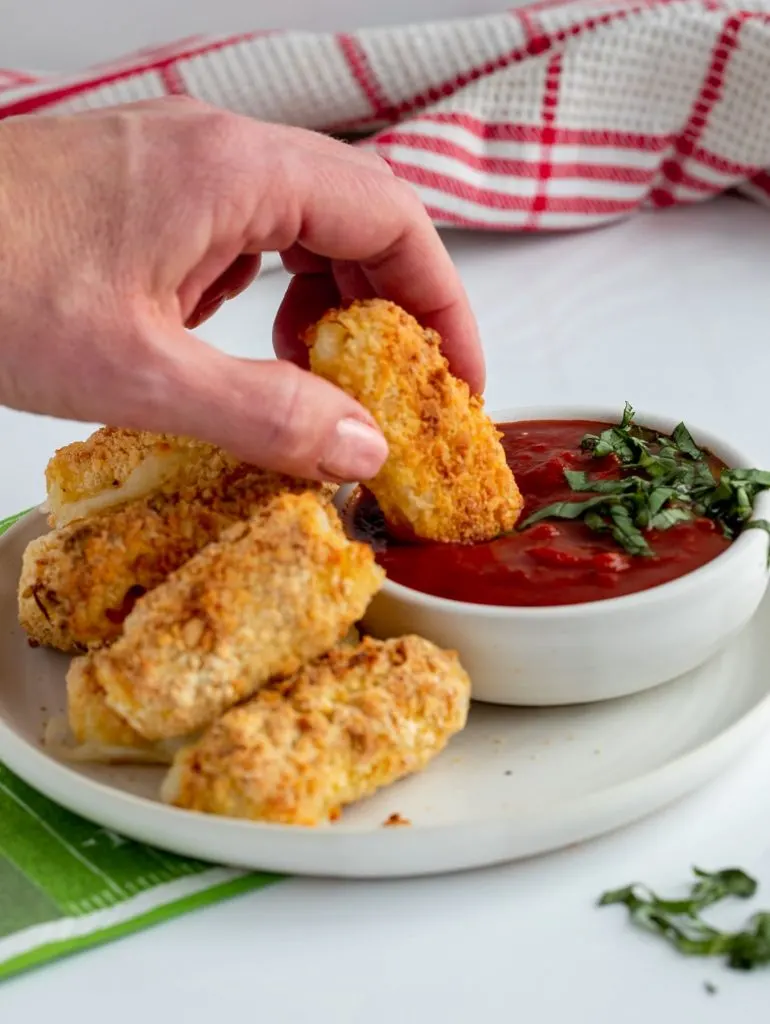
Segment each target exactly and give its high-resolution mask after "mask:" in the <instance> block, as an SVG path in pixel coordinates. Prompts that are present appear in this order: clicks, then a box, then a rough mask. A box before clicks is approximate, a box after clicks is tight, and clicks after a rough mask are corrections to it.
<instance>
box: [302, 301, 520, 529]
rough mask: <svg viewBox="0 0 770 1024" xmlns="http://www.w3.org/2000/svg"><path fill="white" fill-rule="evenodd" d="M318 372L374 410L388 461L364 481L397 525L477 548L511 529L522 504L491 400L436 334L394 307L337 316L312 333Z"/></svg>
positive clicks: (365, 305)
mask: <svg viewBox="0 0 770 1024" xmlns="http://www.w3.org/2000/svg"><path fill="white" fill-rule="evenodd" d="M305 340H306V342H307V344H308V346H309V348H310V367H311V369H312V370H313V372H314V373H317V374H318V375H319V376H321V377H325V378H326V379H327V380H329V381H331V382H332V383H333V384H336V385H337V386H338V387H340V388H342V390H343V391H346V392H347V393H348V394H349V395H351V396H352V397H353V398H355V399H356V400H357V401H359V402H360V403H361V405H363V406H364V408H366V409H368V410H369V412H370V413H371V414H372V416H373V417H374V418H375V420H376V421H377V424H378V426H379V427H380V429H381V430H382V432H383V434H384V435H385V438H386V440H387V442H388V445H389V448H390V454H389V456H388V458H387V460H386V461H385V464H384V465H383V467H382V469H381V470H380V471H379V473H378V474H377V475H376V476H375V477H374V479H373V480H368V481H366V485H367V487H368V488H369V489H370V490H371V491H372V493H373V494H374V496H375V497H376V499H377V502H378V504H379V506H380V508H381V509H382V512H383V514H384V516H385V518H386V520H387V522H388V524H389V525H390V527H391V528H392V529H393V530H394V531H395V532H396V533H400V534H405V535H407V536H409V535H411V536H417V537H421V538H424V539H426V540H433V541H454V542H459V543H465V544H467V543H474V542H476V541H483V540H489V539H491V538H492V537H495V536H497V535H498V534H500V533H505V532H507V531H509V530H512V529H513V526H514V524H515V522H516V520H517V519H518V516H519V513H520V512H521V508H522V505H523V499H522V496H521V494H520V493H519V489H518V487H517V486H516V481H515V479H514V477H513V473H512V472H511V470H510V469H509V467H508V464H507V462H506V459H505V452H504V451H503V448H502V445H501V444H500V438H501V436H502V435H501V434H500V432H499V431H498V430H497V429H496V427H495V426H494V424H493V423H492V421H491V420H490V419H489V417H488V416H487V415H486V413H485V412H484V407H483V401H482V399H481V398H479V397H477V396H472V395H471V394H470V392H469V389H468V385H467V384H466V383H465V382H464V381H461V380H458V379H457V378H456V377H453V376H452V374H451V373H450V372H449V368H448V364H447V361H446V359H445V358H444V357H443V356H442V354H441V349H440V344H441V339H440V338H439V336H438V335H437V334H436V333H435V331H430V330H423V328H422V327H420V325H419V324H418V323H417V321H416V320H415V319H414V318H413V317H411V316H409V315H408V314H407V313H405V312H404V311H403V310H402V309H400V308H399V307H398V306H396V305H394V304H393V303H392V302H385V301H384V300H382V299H371V300H368V301H366V302H354V303H352V305H350V306H349V307H347V308H346V309H332V310H329V312H327V313H326V314H325V315H324V316H323V317H322V318H321V320H320V321H319V322H318V323H317V324H315V325H314V326H313V327H311V328H310V330H309V331H308V332H307V335H306V339H305Z"/></svg>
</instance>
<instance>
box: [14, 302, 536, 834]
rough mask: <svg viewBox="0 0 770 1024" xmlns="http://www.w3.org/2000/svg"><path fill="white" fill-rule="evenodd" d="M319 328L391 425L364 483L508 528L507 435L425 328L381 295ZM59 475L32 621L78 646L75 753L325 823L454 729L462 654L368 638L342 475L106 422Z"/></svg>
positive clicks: (416, 518) (421, 520)
mask: <svg viewBox="0 0 770 1024" xmlns="http://www.w3.org/2000/svg"><path fill="white" fill-rule="evenodd" d="M307 342H308V345H309V348H310V356H311V368H312V369H313V371H314V372H316V373H319V374H321V375H322V376H324V377H326V378H327V379H329V380H331V381H333V382H334V383H335V384H337V385H339V386H340V387H342V388H343V389H345V390H346V391H348V392H349V393H350V394H352V395H353V397H355V398H356V399H358V400H359V401H360V402H361V403H362V404H363V405H364V406H365V407H366V408H368V409H369V410H370V412H371V413H372V415H373V416H374V417H375V419H376V420H377V422H378V424H379V425H380V427H381V429H382V430H383V432H384V433H385V436H386V439H387V440H388V442H389V446H390V455H389V458H388V460H387V462H386V464H385V466H384V467H383V469H382V470H381V472H380V473H379V474H378V476H377V477H376V478H375V479H374V480H371V481H367V486H368V487H369V489H370V490H371V491H372V493H373V494H374V495H375V497H376V498H377V499H378V501H379V502H380V504H381V507H382V509H383V511H384V513H385V515H386V517H387V519H388V522H392V523H393V524H394V527H395V528H398V529H408V530H409V531H410V532H411V533H412V534H414V535H416V536H417V537H425V538H427V539H430V540H433V541H458V540H459V541H463V542H470V541H473V540H478V539H485V538H487V537H491V536H494V535H496V534H497V533H499V532H502V531H503V530H506V529H510V528H511V526H512V525H513V523H514V522H515V519H516V517H517V516H518V513H519V511H520V509H521V504H522V502H521V496H520V495H519V492H518V490H517V488H516V484H515V481H514V480H513V476H512V475H511V473H510V470H509V469H508V467H507V465H506V463H505V456H504V453H503V451H502V447H501V446H500V442H499V435H498V433H497V431H496V430H495V428H494V426H493V425H492V424H491V422H490V421H489V419H488V418H487V417H486V415H485V414H484V412H483V408H482V405H481V402H480V400H479V399H477V398H474V397H471V396H470V395H469V393H468V389H467V387H466V385H465V384H463V383H462V382H460V381H458V380H456V379H455V378H454V377H452V376H451V374H450V373H449V371H448V368H447V365H446V362H445V360H444V358H443V356H442V355H441V353H440V348H439V339H438V338H437V337H436V336H435V335H433V334H432V333H431V332H429V331H423V330H422V329H421V328H420V326H419V325H418V324H417V323H416V321H414V320H413V319H412V318H411V317H409V316H407V314H405V313H404V312H403V311H402V310H400V309H398V307H395V306H393V305H391V304H389V303H385V302H381V301H379V300H372V301H370V302H365V303H355V304H353V305H352V306H350V307H348V308H347V309H343V310H332V311H330V312H329V313H327V314H326V315H325V317H324V318H323V319H322V320H321V321H320V322H319V323H318V324H317V325H316V326H315V327H314V328H313V329H311V331H309V332H308V336H307ZM415 357H416V358H417V361H418V366H419V367H420V372H419V373H418V374H417V375H415V373H414V360H415ZM406 362H408V363H409V364H410V365H411V366H412V372H411V373H399V365H401V366H402V367H403V366H404V364H405V363H406ZM373 364H376V366H377V368H378V372H377V373H375V374H372V373H371V372H367V366H368V367H369V370H371V367H372V365H373ZM420 377H422V378H423V381H422V385H424V384H425V382H426V381H428V380H429V381H430V382H431V384H430V386H431V388H432V389H433V393H429V392H428V391H426V387H425V386H422V385H421V381H420ZM368 381H373V382H375V384H374V385H373V387H374V388H375V389H376V390H371V388H369V387H368V385H367V382H368ZM386 393H387V396H388V401H387V414H386V411H385V409H384V404H385V403H383V401H382V397H383V395H385V394H386ZM394 393H395V394H396V395H397V399H398V400H397V401H396V402H395V403H394V400H393V396H394ZM460 441H462V443H460ZM46 483H47V495H48V513H49V522H50V525H51V527H52V529H51V531H50V532H48V533H46V534H44V535H43V536H41V537H39V538H37V539H36V540H34V541H32V542H31V543H30V544H29V546H28V547H27V549H26V552H25V554H24V560H23V566H22V573H21V578H20V582H19V618H20V622H21V624H22V626H23V627H24V629H25V630H26V632H27V634H28V636H29V638H30V642H31V643H33V644H36V645H44V646H47V647H53V648H56V649H58V650H61V651H64V652H67V653H69V654H73V655H75V657H74V659H73V660H72V662H71V665H70V668H69V671H68V673H67V718H68V723H67V727H68V734H67V749H68V751H69V753H70V755H71V756H73V757H81V758H87V759H91V760H97V761H105V762H143V761H145V762H147V761H149V762H156V763H163V764H169V765H170V767H169V770H168V774H167V776H166V779H165V781H164V783H163V786H162V792H161V796H162V798H163V799H164V800H165V801H167V802H169V803H171V804H174V805H176V806H179V807H183V808H187V809H190V810H196V811H202V812H206V813H211V814H221V815H227V816H231V817H238V818H248V819H252V820H258V821H266V822H274V823H281V824H296V825H316V824H319V823H323V822H327V821H330V820H334V819H335V818H337V817H338V816H339V814H340V811H341V808H342V807H344V806H345V805H347V804H350V803H352V802H354V801H357V800H360V799H362V798H364V797H367V796H369V795H371V794H373V793H374V792H375V791H376V790H377V789H379V788H381V787H382V786H386V785H389V784H390V783H393V782H395V781H396V780H397V779H399V778H402V777H403V776H405V775H408V774H410V773H413V772H416V771H419V770H421V769H422V768H424V767H425V766H426V765H427V764H428V762H429V761H430V760H431V759H432V758H433V757H435V756H436V755H437V754H438V753H439V752H440V751H441V750H442V749H443V748H444V747H445V746H446V744H447V743H448V741H449V740H450V739H451V737H452V736H453V735H454V734H455V733H457V732H458V731H459V730H461V729H462V728H463V727H464V726H465V723H466V719H467V714H468V707H469V701H470V681H469V679H468V677H467V675H466V673H465V671H464V670H463V668H462V666H461V665H460V663H459V660H458V657H457V655H456V653H455V652H454V651H443V650H440V649H439V648H437V647H436V646H435V645H433V644H432V643H430V642H429V641H427V640H425V639H423V638H421V637H417V636H405V637H397V638H392V639H388V640H374V639H372V638H368V637H366V638H364V639H358V636H357V634H356V633H355V630H354V629H353V627H354V626H355V624H356V623H357V622H358V621H359V620H360V619H361V618H362V616H363V615H364V612H365V611H366V608H367V606H368V604H369V602H370V601H371V599H372V597H373V596H374V595H375V593H376V592H377V590H378V589H379V588H380V586H381V585H382V582H383V579H384V573H383V571H382V569H381V568H380V567H379V566H378V565H377V564H376V562H375V558H374V554H373V552H372V550H371V548H370V547H369V546H368V545H366V544H363V543H361V542H359V541H356V540H351V539H349V538H348V537H347V536H346V533H345V529H344V527H343V525H342V522H341V520H340V517H339V515H338V513H337V510H336V507H335V504H334V497H335V490H336V488H335V487H334V486H333V485H329V484H318V483H313V482H310V481H306V480H299V479H295V478H291V477H286V476H282V475H280V474H276V473H271V472H268V471H265V470H261V469H259V468H257V467H255V466H252V465H247V464H244V463H242V462H239V461H238V460H236V459H234V458H232V457H231V456H230V455H228V454H227V453H226V452H224V451H222V450H221V449H219V448H217V447H215V446H212V445H209V444H204V443H201V442H197V441H193V440H190V439H186V438H179V437H174V436H170V435H155V434H148V433H143V432H137V431H129V430H120V429H115V428H109V427H105V428H103V429H101V430H98V431H97V432H96V433H95V434H93V435H92V436H91V437H90V438H89V439H88V440H87V441H85V442H78V443H75V444H72V445H69V446H68V447H66V448H64V449H61V450H60V451H58V452H57V453H56V454H55V456H54V457H53V458H52V460H51V462H50V463H49V465H48V468H47V470H46Z"/></svg>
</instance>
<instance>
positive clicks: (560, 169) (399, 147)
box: [0, 0, 770, 231]
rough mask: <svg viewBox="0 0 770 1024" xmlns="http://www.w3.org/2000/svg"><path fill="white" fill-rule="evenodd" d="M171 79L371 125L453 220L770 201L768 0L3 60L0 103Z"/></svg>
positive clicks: (275, 116)
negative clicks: (57, 72)
mask: <svg viewBox="0 0 770 1024" xmlns="http://www.w3.org/2000/svg"><path fill="white" fill-rule="evenodd" d="M168 93H189V94H190V95H192V96H196V97H198V98H200V99H203V100H207V101H209V102H210V103H214V104H217V105H219V106H222V107H226V108H229V109H230V110H234V111H238V112H240V113H243V114H249V115H252V116H254V117H258V118H262V119H265V120H270V121H281V122H286V123H290V124H295V125H302V126H305V127H308V128H315V129H321V130H325V131H332V132H339V133H366V134H367V135H368V138H366V139H365V140H364V141H362V142H360V143H359V144H360V145H365V146H368V147H371V148H373V149H375V150H376V151H377V152H378V153H380V154H381V155H382V156H383V157H384V158H385V159H386V160H387V161H388V162H389V163H390V164H391V166H392V167H393V168H394V170H395V171H396V173H397V174H398V175H399V176H400V177H402V178H404V179H405V180H406V181H408V182H411V184H412V185H414V186H415V188H416V189H417V190H418V192H419V193H420V195H421V197H422V199H423V201H424V202H425V205H426V206H427V207H428V209H429V210H430V212H431V214H432V216H433V217H434V218H435V220H436V221H437V222H438V223H440V224H443V225H453V226H460V227H471V228H484V229H493V230H525V231H545V230H564V229H573V228H582V227H589V226H593V225H596V224H602V223H606V222H609V221H612V220H615V219H617V218H619V217H624V216H626V215H628V214H630V213H632V212H633V211H634V210H636V209H638V208H640V207H642V206H645V205H647V206H650V205H651V206H657V207H664V206H670V205H673V204H678V203H693V202H699V201H701V200H704V199H708V198H709V197H711V196H713V195H715V194H717V193H719V192H722V191H724V190H725V189H729V188H735V187H737V188H739V189H740V191H741V192H743V193H744V194H746V195H748V196H750V197H752V198H754V199H757V200H759V201H761V202H763V203H765V204H768V205H770V173H769V172H768V169H770V0H741V2H738V0H640V2H638V3H635V2H633V0H625V2H624V0H615V2H613V0H540V2H537V3H532V4H530V5H529V6H527V7H524V8H521V9H515V10H511V11H506V12H504V13H502V14H499V15H494V16H490V17H484V18H474V19H469V20H460V21H446V22H439V23H434V24H424V25H416V26H408V27H404V28H385V29H373V30H364V31H358V32H354V33H350V34H347V33H341V34H328V35H315V34H304V33H280V32H278V33H275V32H251V33H247V34H244V35H238V36H231V37H228V38H216V39H204V38H198V37H196V38H192V39H186V40H184V41H183V42H180V43H178V44H176V45H173V46H168V47H165V48H162V49H154V50H148V51H142V52H140V53H139V54H134V55H132V56H131V57H130V58H127V59H125V60H123V61H117V62H113V63H111V64H108V65H101V66H99V67H96V68H91V69H89V70H88V71H87V72H85V73H83V74H81V75H78V76H74V77H57V78H38V77H35V76H29V75H24V74H21V73H17V72H12V71H6V72H2V71H0V117H2V116H11V115H19V114H30V113H60V112H72V111H77V110H85V109H88V108H93V107H100V106H108V105H113V104H116V103H123V102H128V101H132V100H137V99H143V98H147V97H153V96H163V95H164V94H168Z"/></svg>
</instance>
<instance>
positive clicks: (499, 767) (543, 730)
mask: <svg viewBox="0 0 770 1024" xmlns="http://www.w3.org/2000/svg"><path fill="white" fill-rule="evenodd" d="M44 529H45V524H44V520H43V517H42V516H41V515H40V514H39V513H31V514H30V515H29V516H27V517H25V518H24V519H23V520H21V522H19V523H18V524H17V525H16V526H15V527H13V528H12V529H11V530H9V531H8V533H7V534H6V535H5V536H4V537H3V538H2V539H0V758H2V760H3V761H5V763H6V764H7V765H8V767H9V768H11V769H12V770H13V771H15V772H16V773H17V774H18V775H20V776H21V777H22V778H23V779H24V780H25V781H26V782H28V783H29V784H30V785H32V786H35V787H36V788H37V789H39V790H40V791H42V792H43V793H45V794H46V795H47V796H49V797H51V798H52V799H54V800H57V801H59V803H61V804H63V805H64V806H65V807H67V808H69V809H70V810H73V811H76V812H78V813H80V814H82V815H84V816H85V817H87V818H91V819H92V820H94V821H96V822H98V823H99V824H101V825H104V826H106V827H108V828H111V829H114V830H116V831H118V832H122V833H123V834H125V835H127V836H129V837H131V838H133V839H139V840H143V841H145V842H150V843H154V844H155V845H157V846H160V847H164V848H166V849H168V850H172V851H174V852H177V853H180V854H184V855H188V856H193V857H199V858H202V859H204V860H210V861H216V862H220V863H225V864H231V865H236V866H242V867H252V868H263V869H267V870H273V871H280V872H290V873H295V874H310V875H330V876H338V877H394V876H404V875H418V874H435V873H439V872H443V871H450V870H455V869H461V868H471V867H479V866H482V865H486V864H493V863H496V862H500V861H504V860H511V859H514V858H518V857H524V856H529V855H532V854H536V853H542V852H545V851H547V850H551V849H555V848H557V847H559V846H564V845H568V844H570V843H574V842H579V841H581V840H584V839H588V838H591V837H594V836H597V835H599V834H601V833H604V832H607V831H610V830H612V829H614V828H617V827H619V826H621V825H625V824H628V823H630V822H632V821H634V820H637V819H639V818H641V817H643V816H644V815H646V814H649V813H650V812H652V811H655V810H657V809H658V808H660V807H662V806H664V805H666V804H668V803H670V802H672V801H674V800H676V799H678V798H679V797H681V796H683V795H685V794H686V793H688V792H690V791H692V790H693V789H695V788H696V787H698V786H699V785H701V784H703V783H704V782H706V781H707V780H709V779H710V778H712V777H714V776H715V775H716V774H718V773H719V772H720V771H721V770H722V769H724V768H725V767H726V766H727V765H728V763H729V762H730V761H731V760H732V759H734V758H736V757H737V756H738V755H739V754H740V753H741V752H742V751H743V750H744V749H745V747H746V745H747V743H749V742H750V741H751V740H753V739H754V738H755V737H756V736H758V734H759V733H760V732H761V731H762V729H763V728H764V727H765V725H766V724H768V723H769V722H770V696H769V694H770V673H768V672H767V664H768V661H770V599H765V601H764V603H763V605H762V607H761V609H760V611H759V613H758V615H757V617H756V619H755V620H754V622H753V624H752V625H751V626H750V627H749V629H748V631H747V632H746V633H745V634H744V635H743V636H741V637H740V638H739V639H738V640H737V641H735V642H734V643H733V644H732V645H731V646H730V647H729V648H727V649H726V650H725V651H724V652H723V653H722V654H721V655H720V656H719V657H718V658H717V659H715V660H714V661H712V662H710V663H709V664H708V665H706V666H704V667H702V668H700V669H698V670H697V671H695V672H692V673H690V674H688V675H686V676H683V677H681V678H680V679H679V680H677V681H675V682H673V683H668V684H666V685H664V686H662V687H658V688H657V689H654V690H650V691H648V692H646V693H642V694H637V695H636V696H633V697H625V698H622V699H619V700H615V701H608V702H605V703H602V704H594V705H582V706H577V707H571V708H570V707H561V708H543V709H525V710H517V709H513V708H495V707H491V706H489V705H477V706H475V707H474V709H473V711H472V713H471V718H470V722H469V724H468V727H467V729H466V730H465V732H463V733H462V734H461V735H460V736H458V737H456V739H455V740H454V742H453V743H452V744H451V745H450V747H449V748H448V749H447V750H446V751H445V752H444V754H443V755H442V756H441V757H439V758H438V759H437V760H436V761H435V762H434V763H433V764H432V765H431V766H430V767H429V768H428V770H427V771H426V772H424V773H423V774H422V775H420V776H416V777H414V778H411V779H407V780H405V781H403V782H401V783H398V784H397V785H395V786H393V787H391V788H390V789H388V790H386V791H384V792H382V793H381V794H379V795H378V796H376V797H375V798H373V799H372V800H369V801H366V802H365V803H363V804H361V805H358V806H356V807H355V808H351V809H350V810H348V811H347V812H346V813H345V814H344V815H343V818H342V820H341V821H340V822H338V823H337V824H335V825H333V826H330V827H325V828H320V829H303V828H289V827H284V826H275V825H256V824H251V823H249V822H241V821H233V820H228V819H220V818H213V817H208V816H203V815H198V814H192V813H189V812H186V811H179V810H175V809H171V808H168V807H164V806H163V805H162V804H160V803H158V802H157V801H156V799H155V796H156V793H157V792H158V786H159V783H160V779H161V776H162V773H161V771H160V770H158V769H156V768H148V767H141V768H134V767H132V768H125V767H122V768H117V767H103V766H94V765H91V766H84V765H77V766H72V765H65V764H61V763H59V762H57V761H56V760H54V759H53V758H52V757H50V756H49V755H48V754H47V753H46V752H45V751H44V750H43V748H42V747H41V744H40V737H41V734H42V729H43V725H44V723H45V721H46V719H47V717H48V716H50V715H51V714H59V713H61V712H63V710H64V706H65V699H64V674H65V671H66V667H67V659H66V658H64V657H63V656H61V655H57V654H54V653H52V652H50V651H44V650H39V649H38V650H35V649H32V648H30V647H29V646H28V644H27V642H26V640H25V638H24V635H23V633H22V631H21V629H20V628H19V627H18V625H17V624H16V581H17V579H18V575H19V568H20V562H21V554H22V551H23V549H24V547H25V545H26V544H27V543H28V542H29V541H30V540H31V539H32V538H33V537H35V536H37V535H38V534H39V533H41V532H43V530H44ZM628 656H629V658H635V657H644V650H643V643H642V642H641V641H640V648H639V650H636V651H633V650H631V651H629V652H628ZM393 813H398V814H400V815H401V816H402V817H404V818H408V819H409V820H410V821H411V826H410V827H399V828H383V822H384V821H385V820H386V819H387V818H388V817H389V816H390V815H391V814H393Z"/></svg>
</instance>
